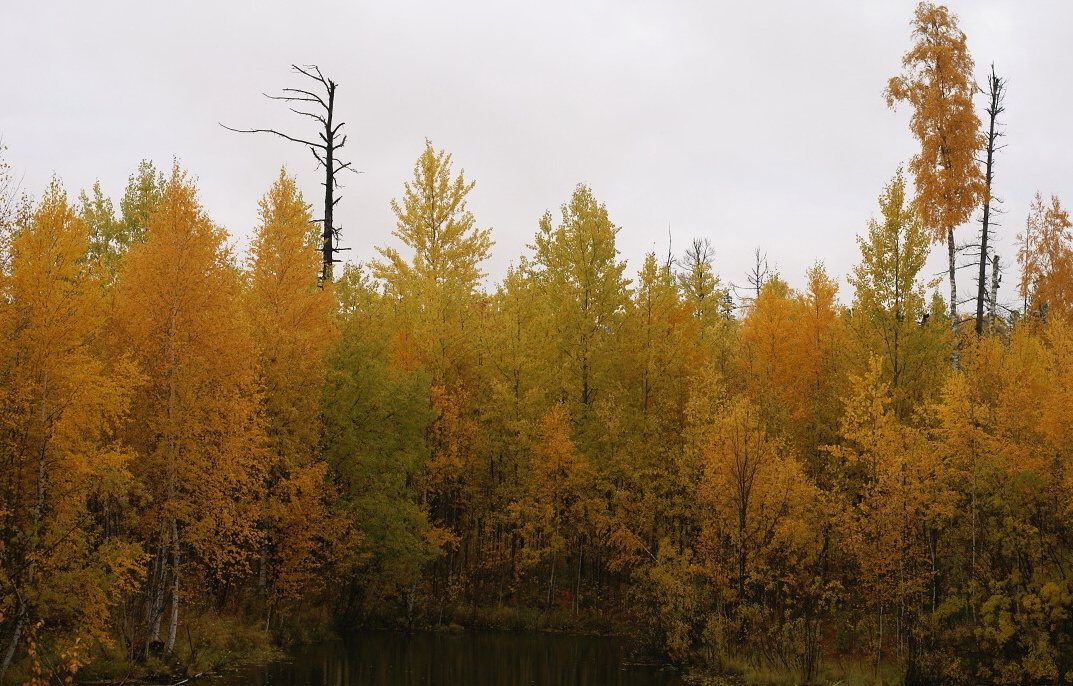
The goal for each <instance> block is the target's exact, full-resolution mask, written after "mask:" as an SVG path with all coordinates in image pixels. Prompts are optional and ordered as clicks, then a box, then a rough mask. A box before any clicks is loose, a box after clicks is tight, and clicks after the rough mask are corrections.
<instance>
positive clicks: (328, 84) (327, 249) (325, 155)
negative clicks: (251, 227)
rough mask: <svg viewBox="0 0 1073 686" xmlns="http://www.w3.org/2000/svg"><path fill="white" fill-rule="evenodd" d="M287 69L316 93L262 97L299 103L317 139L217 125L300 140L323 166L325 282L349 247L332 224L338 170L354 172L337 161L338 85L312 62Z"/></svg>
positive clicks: (340, 142)
mask: <svg viewBox="0 0 1073 686" xmlns="http://www.w3.org/2000/svg"><path fill="white" fill-rule="evenodd" d="M291 69H293V70H294V71H295V72H297V73H299V74H301V75H302V76H305V77H306V78H309V79H312V80H313V81H316V82H317V84H318V86H315V87H314V88H316V89H317V91H318V92H315V91H312V90H306V89H304V88H284V89H283V95H269V94H267V93H265V94H264V96H265V97H266V98H268V99H269V100H282V101H283V102H287V103H302V104H296V105H294V106H292V107H290V110H291V111H292V112H294V113H295V114H301V115H304V116H306V117H310V118H311V119H314V120H316V121H317V122H319V123H320V125H321V126H322V127H323V130H321V131H319V132H318V134H317V140H306V139H304V138H298V137H295V136H290V135H288V134H286V133H283V132H281V131H277V130H275V129H236V128H232V127H230V126H227V125H226V124H220V126H223V127H224V128H225V129H227V130H228V131H235V132H237V133H271V134H274V135H276V136H279V137H280V138H286V139H287V140H289V141H292V142H294V143H300V144H302V145H304V146H306V147H308V148H309V150H310V151H311V152H312V153H313V157H315V158H316V159H317V164H318V169H319V168H323V169H324V215H323V218H322V219H320V220H319V221H320V222H321V224H322V226H323V230H322V231H321V238H322V239H323V243H322V246H321V254H322V258H323V265H324V266H323V270H322V272H321V279H322V280H323V281H328V280H330V279H331V278H332V265H333V264H334V263H336V262H339V261H340V260H337V259H335V253H337V252H339V251H340V250H349V248H340V247H339V231H340V229H339V227H336V226H335V223H334V214H335V206H336V205H337V204H338V203H339V200H340V198H339V197H338V196H337V195H336V194H335V191H336V189H337V188H341V187H342V185H341V184H340V183H339V173H340V172H342V171H345V170H349V171H352V172H355V173H358V172H357V171H356V170H355V169H354V168H353V167H351V164H350V162H341V161H340V160H339V157H338V152H339V150H341V149H342V148H343V146H344V145H346V135H342V134H340V131H341V130H342V128H343V122H339V123H336V122H335V91H336V88H337V87H338V84H337V83H336V82H335V81H332V80H331V79H329V78H327V77H325V76H324V74H323V73H321V71H320V67H318V66H317V65H315V64H314V65H307V66H304V67H299V66H298V65H296V64H292V65H291ZM309 110H312V111H309Z"/></svg>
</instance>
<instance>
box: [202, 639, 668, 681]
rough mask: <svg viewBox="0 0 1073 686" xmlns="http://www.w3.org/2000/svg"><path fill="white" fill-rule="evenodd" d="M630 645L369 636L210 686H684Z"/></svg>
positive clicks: (306, 649) (301, 651)
mask: <svg viewBox="0 0 1073 686" xmlns="http://www.w3.org/2000/svg"><path fill="white" fill-rule="evenodd" d="M629 661H630V653H629V650H628V646H627V644H626V642H625V641H623V640H621V639H616V638H600V637H592V636H566V635H558V634H539V633H506V632H502V633H501V632H477V633H460V634H445V633H417V634H409V635H407V634H404V633H392V632H369V633H364V634H360V635H358V636H356V637H354V638H352V639H350V640H348V641H345V642H338V643H326V644H320V645H314V646H303V647H300V648H297V649H295V650H294V651H293V652H292V654H291V656H290V658H289V659H287V660H284V661H281V662H277V663H274V664H271V665H268V666H267V667H260V668H257V669H250V670H246V671H243V672H238V673H234V674H229V675H227V676H224V677H221V678H219V679H214V680H213V681H211V682H209V684H210V686H366V685H375V686H417V685H418V684H422V685H425V684H427V685H430V686H453V685H455V684H458V685H461V686H500V685H505V686H510V685H513V684H518V685H523V684H525V685H528V684H532V685H534V686H681V684H682V683H683V682H682V681H681V680H680V679H679V677H678V676H677V675H676V674H674V673H668V672H663V671H660V670H659V669H658V668H655V667H647V666H636V665H630V664H627V663H628V662H629Z"/></svg>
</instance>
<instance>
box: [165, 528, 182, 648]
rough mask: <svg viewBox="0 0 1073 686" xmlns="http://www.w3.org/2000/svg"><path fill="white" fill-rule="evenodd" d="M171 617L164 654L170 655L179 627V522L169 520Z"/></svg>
mask: <svg viewBox="0 0 1073 686" xmlns="http://www.w3.org/2000/svg"><path fill="white" fill-rule="evenodd" d="M171 579H172V587H171V617H169V619H168V642H167V643H166V644H165V645H164V654H165V655H171V653H172V651H173V650H174V649H175V634H176V633H177V632H178V629H179V524H178V523H177V522H176V520H175V518H174V517H173V518H172V520H171Z"/></svg>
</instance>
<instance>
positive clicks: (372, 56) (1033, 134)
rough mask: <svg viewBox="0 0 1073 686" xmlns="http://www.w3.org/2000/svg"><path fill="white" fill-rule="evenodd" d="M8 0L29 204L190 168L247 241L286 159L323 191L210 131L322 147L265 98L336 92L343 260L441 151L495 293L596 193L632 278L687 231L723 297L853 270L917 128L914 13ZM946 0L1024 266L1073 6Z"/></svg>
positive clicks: (1053, 163)
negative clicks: (991, 98)
mask: <svg viewBox="0 0 1073 686" xmlns="http://www.w3.org/2000/svg"><path fill="white" fill-rule="evenodd" d="M3 4H4V6H3V10H2V13H0V58H2V61H0V63H2V64H3V65H4V67H3V68H2V69H0V91H2V92H3V96H2V98H0V136H2V137H3V142H4V144H6V145H7V146H8V151H7V153H6V157H7V160H8V161H9V162H10V163H11V164H12V165H13V166H14V167H15V168H16V170H18V171H19V172H20V173H21V174H24V177H23V188H24V189H25V190H28V191H30V192H33V193H35V194H40V192H41V190H42V189H43V188H44V186H45V184H46V183H47V181H48V178H49V177H50V175H51V174H53V173H56V174H58V175H59V176H60V177H61V178H62V180H63V181H64V184H65V185H66V187H67V188H68V190H69V191H70V192H71V193H72V195H74V194H76V193H77V191H78V190H80V189H82V188H85V187H88V186H90V185H92V183H93V181H94V180H95V179H100V181H101V184H102V187H103V189H104V191H105V192H106V193H107V194H109V195H111V196H113V197H115V198H118V197H119V196H120V195H121V194H122V190H123V187H124V186H125V184H126V180H127V177H128V176H129V175H130V174H131V173H132V172H133V171H134V169H135V168H136V166H137V164H138V161H139V160H141V159H143V158H149V159H152V160H154V161H155V162H156V163H157V165H158V166H160V167H163V168H165V169H166V168H168V167H169V166H170V162H171V158H172V156H177V157H178V158H179V159H180V162H181V164H182V165H183V166H184V167H185V168H186V169H188V170H189V171H190V172H192V173H193V174H194V175H195V176H196V177H197V178H198V179H199V188H200V191H201V197H202V200H203V202H204V204H205V206H206V208H207V209H208V211H209V213H210V215H211V216H212V217H213V219H214V220H215V221H217V222H218V223H219V224H221V225H223V226H225V227H226V228H227V229H228V230H229V231H230V232H231V233H232V235H234V236H236V238H237V239H238V240H239V242H240V244H242V242H243V238H242V237H243V236H245V235H246V234H247V233H248V232H249V230H250V228H251V227H252V226H253V225H254V224H255V223H256V208H257V202H258V200H259V198H260V197H261V195H262V194H263V193H264V192H265V191H266V190H267V188H268V187H269V185H270V184H271V182H272V180H273V179H274V177H275V176H276V174H277V173H278V170H279V167H280V165H281V164H286V165H287V167H288V169H289V170H290V171H291V172H292V173H294V174H296V175H297V176H298V179H299V183H300V185H301V187H302V188H303V190H304V192H305V194H306V197H307V199H309V200H312V201H314V202H315V201H316V199H317V197H318V194H319V186H318V185H317V184H318V182H319V176H318V174H317V173H316V172H315V171H314V162H313V158H312V156H311V155H310V154H309V152H308V151H306V150H303V149H301V148H299V147H298V146H295V145H293V144H290V143H287V142H285V141H282V140H279V139H276V138H273V137H270V136H267V135H264V136H253V135H250V136H243V135H239V134H234V133H229V132H227V131H225V130H224V129H222V128H220V127H219V126H218V124H217V122H225V123H228V124H231V125H234V126H250V127H265V126H268V127H276V128H279V129H283V130H287V131H293V132H295V133H297V134H299V135H312V133H311V129H310V128H309V127H308V126H307V121H308V120H304V119H303V118H301V117H298V116H296V115H293V114H290V113H288V112H287V111H286V109H285V107H283V106H282V104H281V103H278V102H272V101H269V100H267V99H265V98H264V97H262V95H261V93H262V92H268V93H275V92H278V91H279V90H280V89H281V88H283V87H287V86H296V85H297V86H301V85H303V82H302V81H301V80H300V77H297V76H296V75H293V74H292V73H291V72H290V71H289V66H290V64H291V63H299V64H318V65H319V66H320V67H321V68H322V69H323V71H324V73H325V74H326V75H328V76H330V77H331V78H333V79H335V80H336V81H338V82H339V84H340V91H339V106H338V108H339V116H340V117H341V118H342V120H343V121H345V122H346V123H347V130H348V132H349V134H350V139H349V141H348V143H347V147H346V148H345V150H344V153H346V154H347V155H348V159H351V160H353V161H354V165H355V167H356V168H358V169H361V170H362V171H363V172H364V173H363V174H362V175H360V176H352V177H350V178H349V179H347V187H346V189H345V190H344V191H343V200H342V202H341V204H340V208H339V213H338V217H339V223H340V224H341V225H342V228H343V235H344V245H348V246H351V247H353V251H352V252H351V253H349V256H350V257H351V258H352V259H355V260H367V259H369V258H370V257H372V256H374V255H375V251H374V246H376V245H389V244H391V245H393V244H394V239H393V238H392V237H391V236H390V232H391V230H392V229H393V228H394V219H393V215H392V214H391V211H390V208H389V206H388V202H389V200H390V199H391V198H393V197H398V196H400V195H401V192H402V185H403V183H404V182H405V181H407V180H409V178H410V176H411V173H412V168H413V164H414V161H415V160H416V158H417V156H418V154H419V153H420V152H421V150H422V147H423V144H424V139H425V137H428V138H430V139H431V140H432V142H433V144H434V145H435V146H436V147H437V148H444V149H446V150H447V151H448V152H450V153H451V154H452V155H453V156H454V163H455V169H456V170H458V169H465V172H466V175H467V177H469V178H471V179H473V180H475V181H476V182H477V187H476V189H475V190H474V191H473V193H472V194H471V199H470V203H469V206H470V209H471V210H472V211H473V212H474V214H475V215H476V218H477V221H478V224H479V225H480V226H491V227H492V228H493V238H494V239H495V241H496V246H495V247H494V249H493V251H494V258H493V260H492V261H491V262H490V263H489V264H487V265H486V267H487V271H489V273H490V275H491V279H492V280H498V278H500V277H501V276H502V274H503V272H504V270H505V268H506V265H507V264H508V263H510V262H516V261H517V258H518V256H519V255H521V254H523V253H524V252H525V245H526V244H527V243H529V242H531V239H532V236H533V233H534V232H535V230H536V226H537V220H538V218H539V217H540V215H541V214H543V212H544V211H545V210H549V209H550V210H552V211H553V213H556V214H557V212H558V209H557V208H558V206H559V205H560V204H562V203H563V202H565V201H566V200H567V199H568V198H569V196H570V193H571V192H572V189H573V187H574V186H575V185H576V184H577V183H579V182H583V183H586V184H589V185H590V186H591V187H592V188H593V191H594V193H595V194H596V197H597V198H598V199H599V200H601V201H602V202H604V203H605V204H606V205H607V208H608V211H609V213H610V216H611V219H612V221H614V222H615V223H616V224H617V225H619V226H620V227H621V228H622V230H621V232H620V234H619V247H620V250H621V251H622V254H623V256H624V257H626V258H627V259H628V260H629V262H630V271H631V272H634V271H636V269H637V268H639V267H640V261H641V259H642V257H643V255H644V253H645V252H646V251H648V250H652V249H655V250H656V251H657V252H658V253H659V254H661V255H663V254H666V251H667V240H668V238H667V237H668V227H669V231H670V235H671V236H672V237H673V250H674V252H675V253H677V254H680V253H681V252H682V250H684V248H685V247H686V245H687V243H688V241H689V240H690V239H692V238H693V237H707V238H709V239H710V240H711V241H712V243H713V245H714V246H715V248H716V268H717V270H718V271H719V272H720V274H721V276H722V277H723V278H724V279H725V280H729V281H735V282H738V283H742V282H744V273H745V271H746V270H747V268H748V266H749V264H750V263H751V260H752V253H753V249H754V248H755V247H757V246H759V247H761V248H762V249H763V250H765V251H766V252H767V253H768V256H769V260H770V262H771V263H772V264H773V265H777V266H778V268H779V270H780V272H781V273H782V274H783V276H784V277H785V278H786V279H787V280H788V281H789V282H790V283H791V285H795V286H799V285H801V284H802V281H803V274H804V272H805V270H806V269H807V268H808V266H809V265H811V264H812V263H813V262H814V261H816V260H823V261H824V262H825V263H826V265H827V267H828V270H829V272H830V273H832V274H833V275H836V276H839V277H844V276H845V274H846V273H847V272H848V271H849V270H850V268H851V267H852V265H853V263H854V262H855V261H856V260H857V256H858V253H857V248H856V244H855V242H854V235H855V234H857V233H860V232H862V231H864V229H865V225H866V222H867V220H868V218H869V217H870V216H872V215H873V214H874V213H876V211H877V209H876V197H877V196H878V194H879V193H880V191H881V190H882V187H883V185H884V184H885V183H886V182H887V181H888V180H889V179H890V177H891V176H892V175H893V173H894V170H895V168H896V167H897V166H898V165H899V164H900V163H902V162H904V161H906V160H908V158H909V157H910V156H911V155H912V154H913V152H914V149H915V143H914V141H913V140H912V139H911V138H910V136H909V134H908V116H909V112H908V110H900V111H898V112H891V111H889V110H888V109H887V108H886V106H885V104H884V102H883V100H882V97H881V92H882V90H883V87H884V85H885V83H886V80H887V79H888V78H889V77H890V76H893V75H895V74H896V73H898V72H899V70H900V61H901V57H902V55H903V54H904V52H905V51H906V50H907V49H908V47H909V41H910V34H909V25H908V24H909V20H910V18H911V16H912V12H913V8H914V7H915V4H916V3H915V1H914V0H884V1H879V0H876V1H872V0H813V1H812V2H799V1H790V0H782V1H779V2H735V3H730V2H701V1H700V0H663V1H661V2H660V1H653V0H646V1H640V0H636V1H635V0H616V1H610V0H603V1H601V0H543V1H542V2H525V3H523V2H513V1H510V0H453V1H451V2H442V1H441V2H436V1H434V0H425V1H418V0H402V1H396V2H356V1H351V2H343V1H329V0H306V1H304V2H296V1H294V0H288V1H281V0H258V1H257V2H252V1H251V2H221V1H220V0H214V1H212V2H208V1H206V0H186V1H185V2H181V3H179V2H176V3H157V2H145V1H144V0H138V1H134V0H129V1H124V0H102V1H101V2H95V3H87V2H82V1H72V0H59V1H54V2H40V1H38V0H4V3H3ZM949 6H950V7H951V10H952V11H953V12H954V13H955V14H957V15H958V16H959V18H960V25H961V28H962V29H963V30H964V31H965V32H966V34H967V35H968V42H969V49H970V51H971V52H972V55H973V57H974V58H975V60H976V62H977V73H978V75H979V77H980V79H981V81H982V78H983V75H984V73H985V72H986V70H987V69H988V65H989V64H990V63H991V62H992V61H993V62H995V64H996V68H997V70H998V72H999V74H1000V75H1001V76H1005V77H1007V78H1008V79H1009V91H1008V96H1007V103H1006V105H1007V114H1006V116H1005V121H1006V125H1007V127H1006V128H1007V133H1008V136H1007V138H1006V143H1007V144H1008V147H1007V148H1006V150H1004V151H1003V152H1002V153H1001V155H1000V157H999V159H998V167H997V185H996V189H997V193H998V195H999V196H1000V197H1002V198H1003V199H1004V200H1005V209H1006V210H1007V213H1006V215H1005V216H1004V217H1003V218H1002V222H1003V226H1002V227H1001V228H1000V229H999V234H1000V241H999V250H1000V252H1001V253H1002V254H1003V257H1004V258H1005V261H1006V263H1007V264H1010V263H1012V261H1013V257H1014V254H1013V253H1014V249H1013V243H1014V237H1015V235H1016V233H1017V232H1018V231H1019V230H1020V229H1021V227H1022V225H1023V223H1024V218H1025V215H1026V210H1027V206H1028V204H1029V202H1030V201H1031V199H1032V195H1033V194H1034V193H1035V191H1036V190H1037V189H1039V190H1041V191H1042V192H1043V193H1044V194H1045V195H1047V194H1050V193H1058V194H1060V195H1061V194H1062V193H1064V192H1066V191H1067V190H1069V189H1068V188H1067V186H1068V184H1069V182H1070V180H1071V179H1073V154H1071V151H1073V140H1071V139H1073V127H1071V126H1070V125H1069V123H1068V113H1069V112H1070V111H1071V110H1073V107H1071V100H1073V94H1071V92H1070V88H1069V83H1068V80H1069V76H1070V73H1071V67H1073V50H1070V48H1069V43H1068V37H1067V35H1066V32H1067V30H1068V27H1069V26H1070V25H1071V24H1073V5H1070V4H1068V3H1066V2H1059V1H1057V0H1055V1H1052V2H1043V1H1040V0H1036V1H1032V0H958V1H955V2H951V3H949ZM980 102H981V103H982V100H981V101H980ZM310 123H311V122H310ZM974 229H975V225H974V226H973V227H972V228H971V229H970V228H965V229H963V231H962V233H961V234H960V237H961V239H962V240H964V241H969V240H970V238H971V233H970V232H971V231H972V230H974ZM935 264H936V267H935V269H936V271H938V270H939V268H940V265H941V260H937V261H935ZM968 276H969V274H968V270H966V274H965V284H964V286H962V288H965V287H966V286H968ZM1015 280H1016V275H1015V274H1013V273H1012V272H1011V273H1009V274H1008V275H1007V278H1006V280H1005V281H1004V283H1003V299H1006V300H1012V299H1013V286H1014V282H1015ZM849 297H850V292H849V289H848V287H844V288H843V291H842V299H843V300H848V299H849Z"/></svg>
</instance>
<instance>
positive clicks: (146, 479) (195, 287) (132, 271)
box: [115, 164, 265, 654]
mask: <svg viewBox="0 0 1073 686" xmlns="http://www.w3.org/2000/svg"><path fill="white" fill-rule="evenodd" d="M124 263H125V264H124V268H123V271H122V273H121V274H120V277H119V280H118V283H117V285H116V295H115V328H116V341H117V343H116V345H117V346H118V347H119V348H120V349H121V350H124V351H126V353H127V354H129V355H130V356H131V358H132V359H134V360H135V361H136V362H137V363H138V365H139V367H140V369H141V370H142V372H143V373H144V374H145V375H146V376H147V382H146V383H145V384H144V385H143V386H142V387H141V389H140V390H139V393H138V395H137V398H136V401H135V408H136V409H135V411H134V412H133V413H132V420H133V421H131V422H130V424H129V427H128V429H127V432H128V435H127V439H126V440H127V444H128V445H129V446H130V447H131V449H133V450H135V451H136V452H137V453H138V459H137V461H136V463H135V466H134V467H135V468H136V476H138V477H139V478H140V479H141V480H142V482H143V483H144V487H145V490H146V496H147V497H146V499H145V504H144V511H143V512H142V513H141V515H140V519H141V521H140V522H139V529H140V533H141V535H142V536H143V537H144V539H145V540H147V541H148V543H149V552H151V553H152V555H153V557H152V561H151V564H150V570H149V575H148V579H147V587H146V596H145V605H144V613H143V618H142V621H143V622H144V624H143V630H144V634H143V636H144V643H143V646H145V647H146V648H149V647H150V646H151V645H154V644H156V643H157V642H160V644H162V649H163V651H164V652H165V653H169V654H170V653H171V652H172V650H173V649H174V646H175V640H176V636H177V635H178V627H179V621H180V615H179V608H180V605H181V604H182V599H183V598H184V597H189V596H188V595H186V594H185V591H184V587H183V585H182V583H181V581H182V579H184V577H185V579H186V582H185V583H188V584H190V586H191V587H195V586H197V585H199V584H205V585H216V586H217V587H220V586H221V585H224V584H226V581H227V580H229V579H231V578H233V576H235V575H241V574H242V573H243V572H244V571H246V570H248V569H249V566H250V564H251V563H252V560H251V559H250V558H251V554H250V552H251V551H256V550H259V549H260V547H261V546H260V532H259V531H258V528H257V521H258V516H257V514H258V507H257V501H258V500H260V499H261V497H262V494H263V485H264V479H265V462H264V459H263V452H262V447H261V446H262V432H261V429H260V426H259V423H258V420H257V410H258V403H259V393H258V383H257V382H258V379H257V353H256V348H255V346H254V343H253V339H252V336H251V333H250V326H249V323H248V321H249V320H248V317H247V316H246V313H245V312H244V311H243V307H242V302H243V300H242V297H241V296H242V292H241V284H240V281H239V272H238V270H237V269H236V268H235V265H234V263H233V261H232V258H231V254H230V252H229V250H228V248H227V246H226V243H225V234H224V232H223V231H222V230H221V229H220V228H218V227H217V226H216V225H214V224H213V223H212V221H211V220H210V219H209V218H208V216H207V215H206V214H205V211H204V210H203V209H202V207H201V205H200V204H199V202H198V200H197V196H196V190H195V188H194V184H193V181H192V180H191V179H189V178H188V177H187V175H186V174H185V173H184V172H182V171H181V170H180V169H179V167H178V165H177V164H176V165H175V167H174V168H173V170H172V172H171V175H170V177H169V178H168V180H167V182H166V184H165V187H164V190H163V196H162V198H161V199H160V201H159V202H158V203H157V204H156V205H155V206H154V207H153V209H152V210H151V211H150V212H149V213H148V215H147V218H146V226H145V241H144V242H143V243H138V244H136V245H135V246H133V247H132V248H131V250H130V253H129V254H128V255H127V257H126V259H125V260H124ZM210 587H212V586H210ZM166 603H167V607H166V606H165V604H166ZM163 620H166V621H163ZM162 621H163V623H164V627H165V631H164V633H163V634H162V633H161V628H162Z"/></svg>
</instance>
